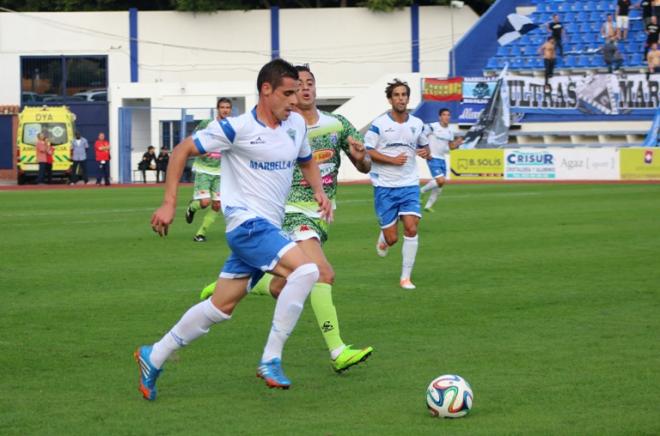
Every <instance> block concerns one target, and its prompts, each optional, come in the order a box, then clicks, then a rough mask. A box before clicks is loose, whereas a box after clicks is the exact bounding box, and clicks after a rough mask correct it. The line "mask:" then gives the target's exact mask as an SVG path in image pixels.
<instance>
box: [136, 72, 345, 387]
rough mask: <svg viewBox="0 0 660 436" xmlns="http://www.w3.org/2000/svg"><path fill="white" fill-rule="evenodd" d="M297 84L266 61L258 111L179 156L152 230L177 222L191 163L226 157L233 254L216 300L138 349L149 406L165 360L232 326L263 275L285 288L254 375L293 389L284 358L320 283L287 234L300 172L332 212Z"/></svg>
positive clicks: (214, 127) (195, 141)
mask: <svg viewBox="0 0 660 436" xmlns="http://www.w3.org/2000/svg"><path fill="white" fill-rule="evenodd" d="M298 86H299V83H298V72H297V71H296V69H295V68H294V67H293V66H292V65H291V64H289V63H288V62H286V61H283V60H281V59H276V60H274V61H271V62H269V63H268V64H266V65H265V66H264V67H263V68H262V69H261V71H260V72H259V76H258V78H257V89H258V90H259V103H258V104H257V106H256V107H255V108H254V109H253V110H252V111H250V112H248V113H245V114H243V115H241V116H238V117H230V118H226V119H223V120H215V121H213V122H212V123H210V124H209V126H208V127H207V128H206V129H203V130H201V131H199V132H197V133H195V135H194V136H192V137H189V138H186V139H185V140H184V141H183V142H182V143H181V144H179V145H177V147H176V148H175V149H174V153H173V154H172V157H171V159H170V163H169V167H168V171H167V180H166V186H165V196H164V200H163V204H162V205H161V207H160V208H158V210H156V212H155V213H154V215H153V217H152V219H151V224H152V227H153V229H154V231H156V232H158V233H159V234H160V235H161V236H163V235H166V234H167V230H168V227H169V225H170V224H171V223H172V221H173V219H174V213H175V208H176V194H177V186H178V181H179V179H180V178H181V174H182V173H183V168H184V166H185V163H186V160H187V159H188V157H189V156H191V155H200V154H205V153H209V152H222V175H223V179H222V184H221V188H220V196H221V198H222V211H223V213H224V216H225V222H226V225H227V230H226V232H227V235H226V236H227V243H228V245H229V247H230V248H231V254H230V256H229V258H228V259H227V260H226V261H225V264H224V266H223V267H222V271H221V273H220V278H219V279H218V282H217V285H216V289H215V292H214V294H213V296H212V297H211V298H210V299H208V300H204V301H203V302H201V303H199V304H197V305H195V306H193V307H191V308H190V309H189V310H188V311H187V312H186V313H185V314H184V315H183V317H182V318H181V319H180V320H179V321H178V322H177V323H176V324H175V325H174V327H173V328H172V329H171V330H170V331H169V332H168V333H167V334H165V336H163V338H162V339H161V340H160V341H158V342H156V343H155V344H153V346H142V347H139V348H138V349H137V350H136V352H135V358H136V360H137V362H138V365H139V367H140V387H139V389H140V391H141V392H142V395H143V396H144V398H146V399H148V400H154V399H155V398H156V380H157V378H158V376H159V375H160V372H161V370H162V366H163V364H164V363H165V360H166V359H167V358H168V357H169V356H170V355H171V354H172V353H173V352H174V351H176V350H177V349H179V348H181V347H183V346H185V345H188V344H189V343H190V342H192V341H193V340H195V339H197V338H199V337H200V336H202V335H204V334H206V333H207V332H208V331H209V328H210V327H211V326H212V325H214V324H217V323H220V322H223V321H227V320H229V319H230V318H231V314H232V312H233V310H234V308H235V307H236V305H237V304H238V303H239V302H240V300H241V299H242V298H243V297H244V296H245V295H246V292H247V291H249V290H250V287H251V286H252V284H255V283H256V282H257V281H258V280H259V279H260V278H261V276H263V274H264V272H266V271H270V272H272V273H274V274H276V275H279V276H282V277H285V278H286V279H287V281H286V285H285V286H284V288H283V289H282V292H281V294H280V297H279V299H278V300H277V304H276V305H275V313H274V315H273V322H272V327H271V330H270V334H269V336H268V340H267V343H266V346H265V348H264V352H263V355H262V358H261V362H260V364H259V366H258V368H257V376H259V377H261V378H263V379H264V380H265V381H266V384H267V385H268V386H270V387H277V388H283V389H288V388H289V386H290V385H291V381H290V380H289V379H288V378H287V377H286V376H285V375H284V372H283V371H282V367H281V357H282V350H283V348H284V343H285V342H286V340H287V338H288V337H289V335H290V334H291V332H292V331H293V328H294V327H295V325H296V323H297V322H298V318H299V317H300V313H301V312H302V308H303V305H304V303H305V300H306V298H307V296H308V295H309V292H310V291H311V289H312V286H314V283H316V281H317V279H318V277H319V271H318V267H317V266H316V265H315V264H314V263H313V262H312V261H311V260H310V259H309V258H308V256H307V255H305V253H304V252H303V251H302V250H301V249H300V247H298V246H297V245H296V244H295V242H293V241H292V240H291V239H290V238H289V236H288V235H287V234H286V233H285V232H283V231H282V230H281V225H282V220H283V218H284V205H285V202H286V198H287V194H288V192H289V188H290V187H291V180H292V177H293V170H294V168H295V166H296V164H298V165H299V167H300V169H301V171H302V173H303V176H304V177H305V180H307V182H308V183H309V184H310V186H311V188H312V190H313V191H314V198H315V199H316V201H317V203H318V204H319V212H320V216H321V217H325V218H326V219H328V220H331V219H332V205H331V203H330V201H329V200H328V198H327V196H326V194H325V193H324V191H323V186H322V184H321V176H320V173H319V168H318V166H317V164H316V162H315V161H314V160H313V159H312V153H311V149H310V146H309V143H308V142H307V136H306V129H307V128H306V125H305V120H304V119H303V118H302V117H301V116H300V115H298V114H297V113H293V112H292V110H293V108H294V105H295V104H296V102H297V97H296V91H297V89H298Z"/></svg>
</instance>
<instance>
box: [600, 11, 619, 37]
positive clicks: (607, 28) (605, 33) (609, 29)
mask: <svg viewBox="0 0 660 436" xmlns="http://www.w3.org/2000/svg"><path fill="white" fill-rule="evenodd" d="M600 36H602V37H603V39H604V40H605V42H607V41H608V40H609V39H616V37H617V31H616V22H615V21H614V18H613V17H612V14H608V15H607V20H606V21H605V22H604V23H603V25H602V26H600Z"/></svg>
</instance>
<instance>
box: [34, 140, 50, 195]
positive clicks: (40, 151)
mask: <svg viewBox="0 0 660 436" xmlns="http://www.w3.org/2000/svg"><path fill="white" fill-rule="evenodd" d="M35 150H36V152H37V163H38V164H39V174H38V175H37V184H38V185H40V184H42V183H43V182H44V177H46V170H47V166H48V144H47V143H46V138H45V137H44V134H43V133H37V143H36V144H35Z"/></svg>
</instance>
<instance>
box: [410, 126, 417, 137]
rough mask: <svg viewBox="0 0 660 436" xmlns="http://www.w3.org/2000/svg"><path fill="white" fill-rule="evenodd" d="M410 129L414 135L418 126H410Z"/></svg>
mask: <svg viewBox="0 0 660 436" xmlns="http://www.w3.org/2000/svg"><path fill="white" fill-rule="evenodd" d="M410 131H411V132H412V134H413V135H414V134H415V132H416V131H417V128H416V127H410Z"/></svg>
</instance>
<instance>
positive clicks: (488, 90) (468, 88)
mask: <svg viewBox="0 0 660 436" xmlns="http://www.w3.org/2000/svg"><path fill="white" fill-rule="evenodd" d="M496 85H497V77H465V78H464V79H463V103H481V104H483V105H485V104H486V103H488V99H490V97H492V95H493V91H495V86H496Z"/></svg>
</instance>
